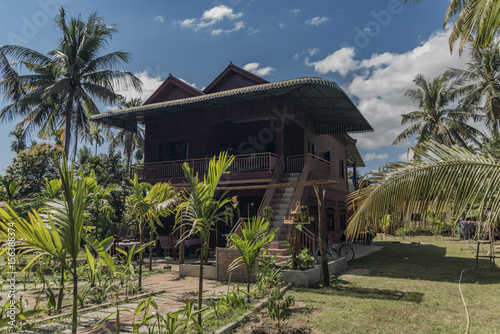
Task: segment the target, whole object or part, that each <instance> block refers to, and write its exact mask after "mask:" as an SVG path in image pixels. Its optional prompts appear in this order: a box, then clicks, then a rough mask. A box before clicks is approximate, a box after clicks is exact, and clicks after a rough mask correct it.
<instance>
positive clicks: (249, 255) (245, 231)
mask: <svg viewBox="0 0 500 334" xmlns="http://www.w3.org/2000/svg"><path fill="white" fill-rule="evenodd" d="M277 230H278V228H274V229H273V230H269V221H266V220H265V219H264V218H263V217H253V218H252V219H251V220H250V221H249V222H247V223H244V224H243V226H242V228H241V235H239V234H238V233H233V235H232V236H231V238H230V241H231V248H236V250H237V251H238V254H239V255H240V256H239V257H237V258H236V259H234V261H233V262H232V263H231V264H230V265H229V271H233V270H235V269H236V268H238V267H240V266H242V265H244V266H245V269H246V271H247V293H248V294H250V279H251V275H252V270H253V269H254V267H255V264H257V263H259V255H260V253H261V250H264V253H265V252H266V251H267V249H268V248H269V246H270V245H271V241H273V239H274V235H275V233H276V231H277Z"/></svg>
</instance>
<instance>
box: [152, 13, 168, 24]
mask: <svg viewBox="0 0 500 334" xmlns="http://www.w3.org/2000/svg"><path fill="white" fill-rule="evenodd" d="M164 20H165V18H164V17H163V16H161V15H158V16H156V17H155V18H154V19H153V21H160V22H161V23H163V21H164Z"/></svg>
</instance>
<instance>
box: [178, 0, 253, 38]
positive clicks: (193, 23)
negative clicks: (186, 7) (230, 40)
mask: <svg viewBox="0 0 500 334" xmlns="http://www.w3.org/2000/svg"><path fill="white" fill-rule="evenodd" d="M242 16H243V13H241V12H240V13H235V12H233V9H232V8H229V7H227V6H224V5H220V6H215V7H213V8H211V9H209V10H206V11H204V12H203V14H202V16H201V17H200V18H191V19H184V20H182V21H177V22H176V23H177V24H178V25H179V26H181V27H182V28H189V29H193V30H194V31H198V30H206V31H208V32H210V34H212V35H221V34H229V33H231V32H234V31H238V30H240V29H242V28H244V27H245V22H243V21H238V22H234V23H232V22H233V21H235V20H236V19H239V18H240V17H242ZM224 21H229V22H231V27H230V28H227V27H226V28H221V27H217V28H215V26H216V25H217V24H221V23H223V22H224Z"/></svg>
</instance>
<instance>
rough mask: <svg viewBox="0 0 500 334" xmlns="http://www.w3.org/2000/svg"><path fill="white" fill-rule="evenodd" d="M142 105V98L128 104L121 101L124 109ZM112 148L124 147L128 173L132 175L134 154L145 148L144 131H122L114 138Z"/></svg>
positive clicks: (123, 100)
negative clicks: (131, 165) (131, 166)
mask: <svg viewBox="0 0 500 334" xmlns="http://www.w3.org/2000/svg"><path fill="white" fill-rule="evenodd" d="M141 104H142V101H141V99H140V98H136V99H131V100H130V101H128V102H127V100H126V99H125V98H122V99H121V100H120V107H121V108H122V109H125V108H132V107H137V106H140V105H141ZM112 138H113V139H112V140H111V148H113V149H114V148H115V147H118V146H123V154H124V155H125V161H126V168H125V170H126V171H127V173H130V164H131V161H132V154H133V153H134V151H135V150H136V149H142V147H143V146H144V130H143V129H141V128H138V129H137V131H135V132H132V131H129V130H125V129H123V130H120V131H119V132H118V133H117V134H116V135H114V136H113V137H112Z"/></svg>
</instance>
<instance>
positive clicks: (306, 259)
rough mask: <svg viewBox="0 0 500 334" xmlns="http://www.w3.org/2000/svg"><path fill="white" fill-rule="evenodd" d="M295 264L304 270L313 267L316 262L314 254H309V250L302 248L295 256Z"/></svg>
mask: <svg viewBox="0 0 500 334" xmlns="http://www.w3.org/2000/svg"><path fill="white" fill-rule="evenodd" d="M295 264H296V266H297V268H298V269H300V270H306V269H309V268H312V267H314V265H315V264H316V259H315V258H314V256H312V255H311V254H309V250H307V249H303V250H302V251H301V252H300V253H299V255H298V256H297V257H296V258H295Z"/></svg>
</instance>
